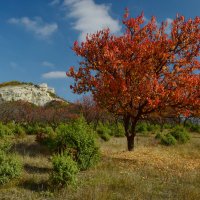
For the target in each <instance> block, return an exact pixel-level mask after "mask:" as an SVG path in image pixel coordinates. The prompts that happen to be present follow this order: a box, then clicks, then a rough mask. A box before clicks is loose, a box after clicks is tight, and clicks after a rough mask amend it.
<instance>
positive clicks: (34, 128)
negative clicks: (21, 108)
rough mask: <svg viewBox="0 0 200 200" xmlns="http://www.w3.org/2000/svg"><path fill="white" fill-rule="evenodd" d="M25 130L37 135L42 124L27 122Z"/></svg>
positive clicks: (29, 133)
mask: <svg viewBox="0 0 200 200" xmlns="http://www.w3.org/2000/svg"><path fill="white" fill-rule="evenodd" d="M24 128H25V132H26V133H27V134H28V135H37V134H38V133H39V132H40V130H41V128H42V127H41V126H39V125H38V124H27V125H25V127H24Z"/></svg>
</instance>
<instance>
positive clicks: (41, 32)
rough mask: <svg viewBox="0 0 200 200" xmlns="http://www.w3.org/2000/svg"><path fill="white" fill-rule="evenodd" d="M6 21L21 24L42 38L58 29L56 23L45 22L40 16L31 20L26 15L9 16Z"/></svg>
mask: <svg viewBox="0 0 200 200" xmlns="http://www.w3.org/2000/svg"><path fill="white" fill-rule="evenodd" d="M8 22H9V23H10V24H15V25H21V26H23V27H25V28H26V29H27V30H29V31H31V32H33V33H34V34H36V35H37V36H38V37H40V38H44V39H45V38H49V37H50V36H51V35H52V34H53V33H54V32H55V31H56V30H57V29H58V25H57V24H56V23H45V22H44V21H43V20H42V19H41V18H40V17H36V18H34V19H33V20H32V19H30V18H28V17H22V18H11V19H9V20H8Z"/></svg>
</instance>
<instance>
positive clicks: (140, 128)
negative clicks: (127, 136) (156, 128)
mask: <svg viewBox="0 0 200 200" xmlns="http://www.w3.org/2000/svg"><path fill="white" fill-rule="evenodd" d="M136 132H137V133H146V132H147V123H145V122H140V123H138V124H137V125H136Z"/></svg>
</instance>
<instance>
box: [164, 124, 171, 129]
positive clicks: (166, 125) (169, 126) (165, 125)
mask: <svg viewBox="0 0 200 200" xmlns="http://www.w3.org/2000/svg"><path fill="white" fill-rule="evenodd" d="M171 128H172V125H171V124H164V125H163V129H171Z"/></svg>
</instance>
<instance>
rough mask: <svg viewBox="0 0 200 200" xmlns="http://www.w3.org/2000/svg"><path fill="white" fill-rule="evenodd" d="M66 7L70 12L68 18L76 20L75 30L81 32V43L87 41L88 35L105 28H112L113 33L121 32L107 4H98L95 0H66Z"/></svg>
mask: <svg viewBox="0 0 200 200" xmlns="http://www.w3.org/2000/svg"><path fill="white" fill-rule="evenodd" d="M64 6H66V7H67V8H69V10H70V11H69V13H67V16H68V17H71V18H74V19H75V22H74V23H73V29H75V30H77V31H79V32H80V35H79V40H80V41H83V40H85V37H86V35H87V33H89V34H90V33H95V32H96V31H97V30H101V29H103V28H110V30H111V32H112V33H119V32H120V30H121V26H120V25H119V21H118V20H115V19H113V18H112V17H111V16H110V14H109V10H110V6H108V5H106V4H96V3H95V2H94V0H64ZM67 12H68V11H67Z"/></svg>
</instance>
